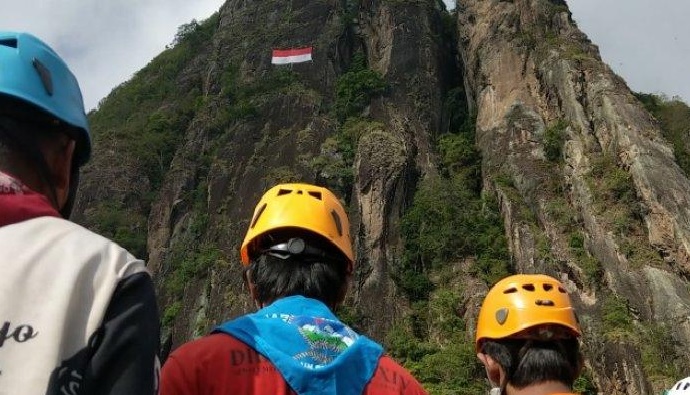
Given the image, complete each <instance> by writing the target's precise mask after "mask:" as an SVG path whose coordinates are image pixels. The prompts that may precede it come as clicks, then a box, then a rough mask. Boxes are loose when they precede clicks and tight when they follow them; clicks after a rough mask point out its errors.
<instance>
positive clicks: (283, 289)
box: [247, 228, 348, 308]
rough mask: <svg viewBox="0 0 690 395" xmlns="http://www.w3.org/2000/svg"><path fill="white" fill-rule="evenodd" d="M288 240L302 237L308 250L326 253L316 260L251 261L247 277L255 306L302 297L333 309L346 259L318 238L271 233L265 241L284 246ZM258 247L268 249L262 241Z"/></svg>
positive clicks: (262, 256) (340, 292)
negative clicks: (295, 296)
mask: <svg viewBox="0 0 690 395" xmlns="http://www.w3.org/2000/svg"><path fill="white" fill-rule="evenodd" d="M288 236H291V237H302V238H304V240H305V242H306V243H308V244H309V245H310V246H314V247H316V248H319V249H322V250H324V251H327V252H326V254H324V255H322V256H318V257H309V256H303V255H292V256H289V257H287V258H285V259H283V258H280V257H277V256H273V255H271V254H270V253H267V252H260V253H259V255H258V256H257V257H253V258H252V261H251V264H250V265H249V267H248V268H247V274H248V275H249V278H250V280H251V282H252V283H253V284H254V286H255V289H256V297H257V300H258V302H259V303H262V304H267V303H271V302H273V301H275V300H277V299H280V298H282V297H286V296H293V295H302V296H304V297H308V298H312V299H317V300H320V301H321V302H323V303H324V304H326V305H327V306H329V307H331V308H335V307H336V306H337V305H338V304H339V303H340V302H341V301H342V298H343V295H344V291H345V289H344V287H346V286H347V278H348V273H347V267H348V265H347V260H346V258H345V257H344V255H343V254H342V253H340V251H338V250H337V249H335V248H334V247H332V246H331V245H330V243H328V242H326V241H325V240H324V239H323V238H321V237H320V236H318V235H315V234H313V233H310V232H300V231H298V230H296V229H294V228H291V229H289V230H287V231H283V232H273V234H272V235H270V237H268V239H270V240H271V243H269V244H273V243H276V244H277V243H280V242H284V241H285V240H286V237H288ZM263 239H264V240H266V239H267V238H265V237H263ZM262 244H264V245H265V247H269V245H266V242H265V241H264V242H262ZM274 245H275V244H274Z"/></svg>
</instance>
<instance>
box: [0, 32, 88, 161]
mask: <svg viewBox="0 0 690 395" xmlns="http://www.w3.org/2000/svg"><path fill="white" fill-rule="evenodd" d="M37 110H38V111H39V112H38V113H37V112H36V111H37ZM0 112H3V113H8V112H9V113H10V114H7V115H16V114H13V113H14V112H17V113H21V114H23V116H25V117H26V116H27V114H29V115H28V117H29V118H28V119H29V120H32V119H34V120H35V118H36V117H34V116H33V115H34V114H41V113H42V115H46V116H47V118H48V119H50V121H51V122H52V123H57V124H63V123H64V125H62V126H65V128H64V129H65V130H68V131H70V135H71V136H72V137H73V138H74V139H75V141H76V149H75V154H74V156H75V161H76V162H77V164H78V165H79V166H81V165H83V164H84V163H86V162H87V161H88V159H89V156H90V155H91V136H90V130H89V124H88V121H87V119H86V113H85V112H84V101H83V99H82V96H81V90H80V89H79V83H78V82H77V79H76V78H75V77H74V74H72V72H71V71H70V70H69V68H68V67H67V64H65V62H64V61H63V60H62V59H61V58H60V56H58V54H57V53H55V51H53V50H52V49H51V48H50V47H49V46H48V45H47V44H45V43H44V42H43V41H41V40H39V39H38V38H36V37H34V36H32V35H31V34H27V33H19V32H8V31H0Z"/></svg>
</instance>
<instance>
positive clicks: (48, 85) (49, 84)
mask: <svg viewBox="0 0 690 395" xmlns="http://www.w3.org/2000/svg"><path fill="white" fill-rule="evenodd" d="M32 63H33V65H34V68H35V69H36V71H37V72H38V75H39V77H41V82H42V83H43V87H44V88H45V89H46V93H48V95H49V96H53V77H51V75H50V70H48V68H47V67H46V66H44V65H43V63H41V61H40V60H38V59H36V58H34V60H33V62H32Z"/></svg>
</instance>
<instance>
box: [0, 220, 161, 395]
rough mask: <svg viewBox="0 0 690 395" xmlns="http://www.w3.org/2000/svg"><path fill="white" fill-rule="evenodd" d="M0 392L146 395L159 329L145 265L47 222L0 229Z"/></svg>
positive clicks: (60, 223) (101, 241) (108, 244)
mask: <svg viewBox="0 0 690 395" xmlns="http://www.w3.org/2000/svg"><path fill="white" fill-rule="evenodd" d="M0 271H1V274H0V395H9V394H18V395H19V394H21V395H29V394H40V395H43V394H56V395H57V394H60V395H76V394H99V395H100V394H153V393H154V392H155V391H156V387H157V381H158V370H159V368H160V367H159V364H158V357H157V354H158V341H159V324H158V311H157V307H156V301H155V294H154V289H153V283H152V281H151V277H150V275H149V274H148V272H147V271H146V268H145V266H144V263H143V262H142V261H141V260H138V259H136V258H135V257H133V256H132V255H131V254H129V253H128V252H127V251H126V250H124V249H123V248H121V247H119V246H118V245H117V244H115V243H113V242H112V241H110V240H108V239H106V238H104V237H101V236H99V235H97V234H95V233H93V232H91V231H89V230H86V229H85V228H83V227H81V226H79V225H77V224H74V223H72V222H69V221H67V220H64V219H61V218H55V217H39V218H34V219H30V220H26V221H22V222H19V223H15V224H11V225H6V226H0Z"/></svg>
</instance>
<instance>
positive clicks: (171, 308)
mask: <svg viewBox="0 0 690 395" xmlns="http://www.w3.org/2000/svg"><path fill="white" fill-rule="evenodd" d="M181 310H182V302H180V301H179V300H176V301H174V302H172V303H171V304H169V305H168V307H166V308H165V311H163V317H162V318H161V324H162V325H163V326H164V327H165V326H172V324H173V321H175V319H176V318H177V316H178V315H179V314H180V311H181Z"/></svg>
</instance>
